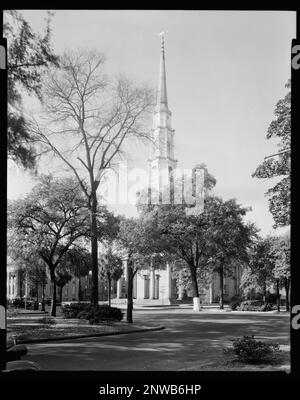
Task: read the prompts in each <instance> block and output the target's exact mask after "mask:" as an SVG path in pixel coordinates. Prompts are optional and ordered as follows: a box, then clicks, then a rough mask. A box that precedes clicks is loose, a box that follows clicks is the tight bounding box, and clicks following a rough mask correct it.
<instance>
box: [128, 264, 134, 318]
mask: <svg viewBox="0 0 300 400" xmlns="http://www.w3.org/2000/svg"><path fill="white" fill-rule="evenodd" d="M132 268H133V266H132V262H131V261H130V262H128V270H127V322H128V323H129V324H132V322H133V321H132V310H133V277H134V274H133V270H132Z"/></svg>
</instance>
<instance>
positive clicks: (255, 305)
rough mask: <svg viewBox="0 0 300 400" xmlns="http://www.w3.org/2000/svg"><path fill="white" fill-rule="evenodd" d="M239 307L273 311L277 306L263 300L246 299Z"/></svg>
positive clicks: (242, 309) (247, 309) (244, 309)
mask: <svg viewBox="0 0 300 400" xmlns="http://www.w3.org/2000/svg"><path fill="white" fill-rule="evenodd" d="M237 309H238V310H239V311H271V310H274V309H276V306H274V305H272V304H269V303H264V302H263V301H262V300H246V301H243V302H242V303H241V305H240V306H239V307H237Z"/></svg>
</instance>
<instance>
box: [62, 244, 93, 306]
mask: <svg viewBox="0 0 300 400" xmlns="http://www.w3.org/2000/svg"><path fill="white" fill-rule="evenodd" d="M66 258H67V260H68V261H67V262H68V266H69V269H70V271H71V272H72V274H74V276H76V278H78V294H77V298H78V302H81V301H82V290H81V277H83V276H87V275H88V273H89V271H90V270H91V268H92V265H91V254H90V252H89V251H88V250H87V249H86V248H85V247H83V246H82V245H77V244H76V246H74V247H72V248H71V249H70V250H69V251H68V253H67V254H66Z"/></svg>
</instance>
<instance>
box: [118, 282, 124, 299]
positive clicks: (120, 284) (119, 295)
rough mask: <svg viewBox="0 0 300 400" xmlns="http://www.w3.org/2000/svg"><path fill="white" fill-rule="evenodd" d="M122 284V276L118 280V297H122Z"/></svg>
mask: <svg viewBox="0 0 300 400" xmlns="http://www.w3.org/2000/svg"><path fill="white" fill-rule="evenodd" d="M122 284H123V277H121V278H120V279H119V280H118V282H117V299H120V298H121V297H122Z"/></svg>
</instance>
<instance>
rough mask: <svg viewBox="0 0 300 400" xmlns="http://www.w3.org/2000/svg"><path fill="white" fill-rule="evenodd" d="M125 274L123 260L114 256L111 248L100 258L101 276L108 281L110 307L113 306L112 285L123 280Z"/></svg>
mask: <svg viewBox="0 0 300 400" xmlns="http://www.w3.org/2000/svg"><path fill="white" fill-rule="evenodd" d="M122 274H123V262H122V258H121V257H120V256H119V255H117V254H114V253H113V251H112V248H111V246H109V247H108V249H107V250H106V251H105V252H104V253H102V255H101V257H100V276H102V277H104V278H105V279H106V280H107V286H108V305H109V306H111V283H112V281H113V280H114V281H117V280H119V279H120V278H121V276H122Z"/></svg>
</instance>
